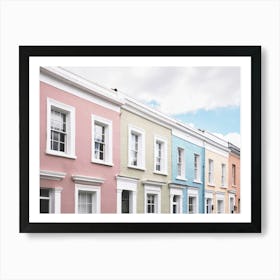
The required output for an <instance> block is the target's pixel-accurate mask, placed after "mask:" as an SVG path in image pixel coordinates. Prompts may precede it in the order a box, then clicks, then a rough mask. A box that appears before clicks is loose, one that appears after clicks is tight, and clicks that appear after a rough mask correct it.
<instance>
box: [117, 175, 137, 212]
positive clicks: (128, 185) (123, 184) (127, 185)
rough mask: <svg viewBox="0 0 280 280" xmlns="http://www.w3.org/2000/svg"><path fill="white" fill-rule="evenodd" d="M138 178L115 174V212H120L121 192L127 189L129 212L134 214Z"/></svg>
mask: <svg viewBox="0 0 280 280" xmlns="http://www.w3.org/2000/svg"><path fill="white" fill-rule="evenodd" d="M137 182H138V180H136V179H131V178H125V177H119V176H117V213H118V214H122V192H123V191H129V214H136V209H137V184H138V183H137Z"/></svg>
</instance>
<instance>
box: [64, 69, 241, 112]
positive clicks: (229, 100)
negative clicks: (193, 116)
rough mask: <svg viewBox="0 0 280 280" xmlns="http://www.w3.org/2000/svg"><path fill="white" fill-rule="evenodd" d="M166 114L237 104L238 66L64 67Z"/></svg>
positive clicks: (238, 90) (238, 99)
mask: <svg viewBox="0 0 280 280" xmlns="http://www.w3.org/2000/svg"><path fill="white" fill-rule="evenodd" d="M67 69H69V70H70V71H72V72H75V73H77V74H79V75H81V76H83V77H86V78H87V79H90V80H92V81H93V82H96V83H99V84H101V85H103V86H106V87H109V88H117V89H118V90H120V91H123V92H124V93H125V94H127V95H129V96H131V97H134V98H136V99H138V100H140V101H142V102H146V103H149V102H151V101H153V102H156V103H157V104H158V106H157V108H158V109H159V110H160V111H162V112H164V113H167V114H182V113H187V112H192V111H196V110H199V109H205V110H212V109H215V108H220V107H227V106H239V102H240V68H239V67H188V68H186V67H81V68H77V67H67Z"/></svg>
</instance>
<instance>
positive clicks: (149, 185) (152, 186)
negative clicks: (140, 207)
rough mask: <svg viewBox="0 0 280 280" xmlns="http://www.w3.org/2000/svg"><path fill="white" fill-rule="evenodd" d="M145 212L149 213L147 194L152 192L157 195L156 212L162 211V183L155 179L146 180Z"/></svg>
mask: <svg viewBox="0 0 280 280" xmlns="http://www.w3.org/2000/svg"><path fill="white" fill-rule="evenodd" d="M143 184H144V213H145V214H148V210H147V203H148V201H147V195H149V194H152V195H155V206H156V207H155V212H154V213H155V214H160V213H161V187H162V186H163V184H162V183H157V182H153V181H148V180H147V181H144V182H143Z"/></svg>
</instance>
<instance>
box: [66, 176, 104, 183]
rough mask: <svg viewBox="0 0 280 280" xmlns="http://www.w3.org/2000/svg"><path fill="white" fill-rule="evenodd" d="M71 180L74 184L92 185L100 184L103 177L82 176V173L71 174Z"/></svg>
mask: <svg viewBox="0 0 280 280" xmlns="http://www.w3.org/2000/svg"><path fill="white" fill-rule="evenodd" d="M72 180H73V181H74V182H75V183H76V184H86V185H93V186H101V185H102V184H103V183H104V179H102V178H95V177H89V176H82V175H72Z"/></svg>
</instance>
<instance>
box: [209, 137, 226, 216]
mask: <svg viewBox="0 0 280 280" xmlns="http://www.w3.org/2000/svg"><path fill="white" fill-rule="evenodd" d="M207 134H208V133H207ZM207 137H208V139H209V141H207V142H206V143H205V196H204V201H205V213H208V214H210V213H213V214H224V213H229V203H228V191H227V190H228V163H229V151H228V146H227V142H225V141H223V140H221V139H218V138H216V137H215V136H214V135H211V134H208V135H207ZM211 140H215V142H214V141H211Z"/></svg>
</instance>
